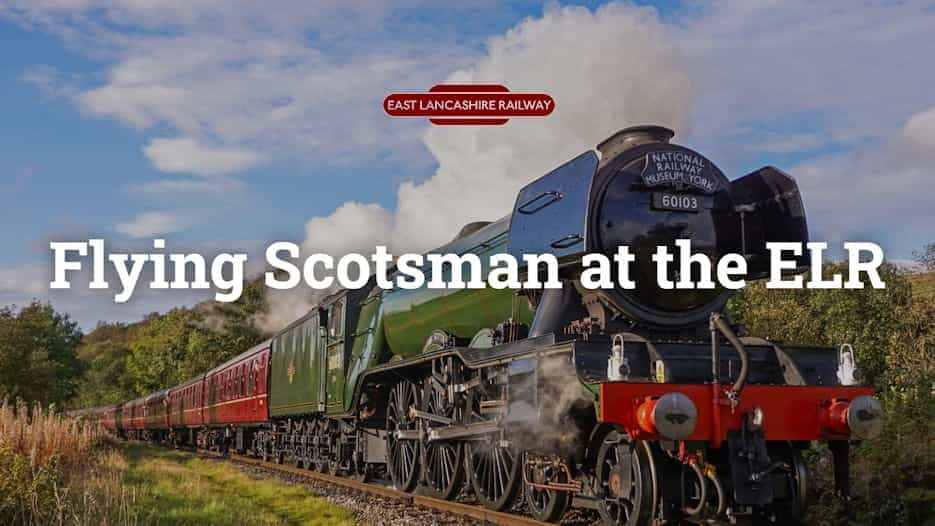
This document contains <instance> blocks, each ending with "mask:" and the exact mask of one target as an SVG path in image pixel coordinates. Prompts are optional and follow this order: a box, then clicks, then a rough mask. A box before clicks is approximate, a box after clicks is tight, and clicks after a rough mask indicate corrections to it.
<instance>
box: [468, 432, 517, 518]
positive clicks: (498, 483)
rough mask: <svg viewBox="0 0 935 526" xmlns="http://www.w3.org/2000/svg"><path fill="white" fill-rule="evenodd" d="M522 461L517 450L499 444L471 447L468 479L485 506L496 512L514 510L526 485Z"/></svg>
mask: <svg viewBox="0 0 935 526" xmlns="http://www.w3.org/2000/svg"><path fill="white" fill-rule="evenodd" d="M521 458H522V457H521V455H520V454H519V453H518V452H517V451H516V449H515V448H514V447H513V446H511V445H509V444H505V443H503V442H501V441H499V440H491V441H475V442H470V443H469V444H468V447H467V459H468V475H469V476H470V478H471V486H472V487H473V488H474V494H475V495H476V496H477V500H478V502H480V503H481V505H482V506H484V507H485V508H488V509H491V510H495V511H503V510H507V509H509V508H511V507H512V506H513V504H514V502H515V501H516V496H517V494H518V493H519V489H520V483H521V482H522V472H521V470H520V468H521V465H520V464H521V462H520V460H521Z"/></svg>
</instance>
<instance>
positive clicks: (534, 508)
mask: <svg viewBox="0 0 935 526" xmlns="http://www.w3.org/2000/svg"><path fill="white" fill-rule="evenodd" d="M527 455H529V453H527ZM529 460H530V459H529V458H527V459H526V463H525V465H524V466H523V469H524V470H525V473H524V475H523V480H524V481H525V484H524V485H525V486H526V491H525V493H526V506H528V507H529V514H530V515H532V516H533V518H535V519H536V520H539V521H542V522H558V521H559V520H561V518H562V515H564V514H565V511H566V510H567V509H568V506H569V505H571V492H569V491H561V490H555V489H550V488H548V487H543V486H545V485H547V484H548V483H566V482H568V475H567V471H566V470H565V469H561V467H560V466H559V465H558V464H557V463H554V462H548V463H541V465H536V464H532V463H530V462H529Z"/></svg>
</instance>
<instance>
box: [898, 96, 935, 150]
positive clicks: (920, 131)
mask: <svg viewBox="0 0 935 526" xmlns="http://www.w3.org/2000/svg"><path fill="white" fill-rule="evenodd" d="M901 139H902V140H903V141H904V142H905V143H906V146H908V147H909V148H911V149H912V150H913V151H914V152H915V153H916V154H918V155H920V156H922V157H923V158H925V159H928V160H933V159H935V106H933V107H932V108H930V109H928V110H926V111H921V112H919V113H916V114H914V115H912V116H911V117H909V120H908V121H906V125H905V126H904V127H903V129H902V133H901Z"/></svg>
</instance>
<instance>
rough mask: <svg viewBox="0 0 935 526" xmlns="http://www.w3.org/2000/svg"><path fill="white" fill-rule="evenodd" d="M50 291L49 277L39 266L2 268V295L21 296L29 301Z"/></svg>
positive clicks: (0, 269)
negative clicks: (30, 298) (14, 294)
mask: <svg viewBox="0 0 935 526" xmlns="http://www.w3.org/2000/svg"><path fill="white" fill-rule="evenodd" d="M46 290H48V276H47V275H46V273H45V269H44V268H40V266H38V265H30V266H24V267H12V268H0V294H2V293H16V294H20V295H22V296H23V297H24V299H26V300H27V301H28V298H29V297H30V296H38V295H40V294H42V293H43V292H45V291H46Z"/></svg>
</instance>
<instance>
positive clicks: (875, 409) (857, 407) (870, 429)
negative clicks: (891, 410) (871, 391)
mask: <svg viewBox="0 0 935 526" xmlns="http://www.w3.org/2000/svg"><path fill="white" fill-rule="evenodd" d="M884 416H885V414H884V412H883V407H882V406H881V405H880V401H879V400H877V399H876V398H874V397H872V396H866V395H864V396H858V397H857V398H854V399H853V400H851V405H850V407H849V408H848V410H847V427H848V428H850V430H851V434H852V435H853V436H854V437H855V438H860V439H868V438H875V437H877V436H879V435H880V433H881V432H882V431H883V419H884Z"/></svg>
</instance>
